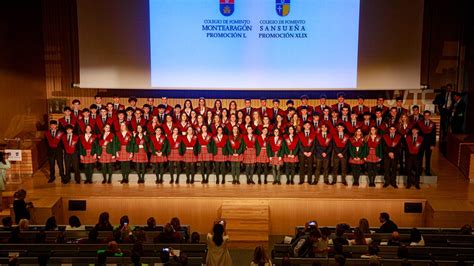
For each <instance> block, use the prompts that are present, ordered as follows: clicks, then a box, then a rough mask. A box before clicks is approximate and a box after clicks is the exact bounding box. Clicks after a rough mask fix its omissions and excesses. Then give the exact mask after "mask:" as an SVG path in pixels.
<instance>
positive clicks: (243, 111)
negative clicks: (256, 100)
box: [240, 107, 255, 116]
mask: <svg viewBox="0 0 474 266" xmlns="http://www.w3.org/2000/svg"><path fill="white" fill-rule="evenodd" d="M240 111H242V113H244V116H246V115H250V116H251V115H252V113H253V112H254V111H255V108H253V107H250V114H248V113H247V108H246V107H245V108H242V109H240Z"/></svg>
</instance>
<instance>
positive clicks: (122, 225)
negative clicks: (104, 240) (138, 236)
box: [116, 215, 134, 231]
mask: <svg viewBox="0 0 474 266" xmlns="http://www.w3.org/2000/svg"><path fill="white" fill-rule="evenodd" d="M116 229H118V230H121V231H124V230H128V231H133V229H134V227H133V226H131V225H130V219H128V216H127V215H124V216H122V217H120V221H119V225H118V226H117V228H116Z"/></svg>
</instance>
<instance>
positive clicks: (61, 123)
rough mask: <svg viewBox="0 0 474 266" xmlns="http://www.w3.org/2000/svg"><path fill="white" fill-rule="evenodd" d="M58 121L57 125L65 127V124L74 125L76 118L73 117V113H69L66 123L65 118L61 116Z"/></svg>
mask: <svg viewBox="0 0 474 266" xmlns="http://www.w3.org/2000/svg"><path fill="white" fill-rule="evenodd" d="M58 123H59V126H61V127H62V128H66V126H67V125H71V126H73V127H75V126H76V124H77V118H76V117H74V116H73V115H71V116H70V119H69V124H68V123H67V122H66V118H65V117H61V118H59V120H58Z"/></svg>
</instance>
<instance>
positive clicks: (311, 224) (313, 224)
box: [308, 221, 316, 226]
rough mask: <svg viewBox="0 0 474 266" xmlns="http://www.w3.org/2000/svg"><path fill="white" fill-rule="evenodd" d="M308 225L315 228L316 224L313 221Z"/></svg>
mask: <svg viewBox="0 0 474 266" xmlns="http://www.w3.org/2000/svg"><path fill="white" fill-rule="evenodd" d="M308 225H310V226H315V225H316V222H315V221H311V222H309V223H308Z"/></svg>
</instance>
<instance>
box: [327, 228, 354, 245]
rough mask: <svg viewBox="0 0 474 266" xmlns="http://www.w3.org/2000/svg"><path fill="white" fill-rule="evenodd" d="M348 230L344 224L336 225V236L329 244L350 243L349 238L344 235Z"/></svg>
mask: <svg viewBox="0 0 474 266" xmlns="http://www.w3.org/2000/svg"><path fill="white" fill-rule="evenodd" d="M345 232H346V228H345V226H344V224H338V225H336V237H335V238H334V239H332V241H329V244H330V245H331V244H332V245H343V246H345V245H349V241H347V238H346V237H345V236H344V233H345Z"/></svg>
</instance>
